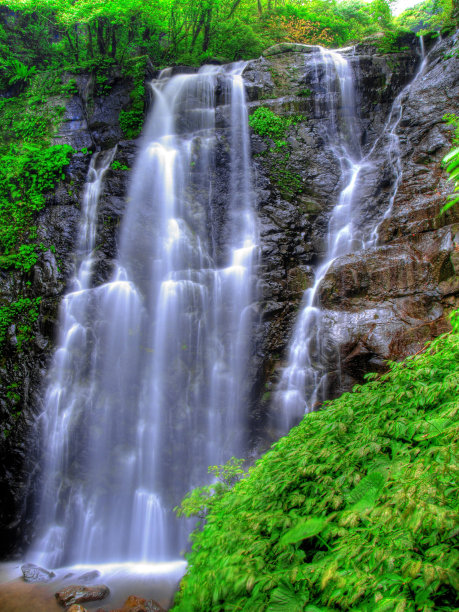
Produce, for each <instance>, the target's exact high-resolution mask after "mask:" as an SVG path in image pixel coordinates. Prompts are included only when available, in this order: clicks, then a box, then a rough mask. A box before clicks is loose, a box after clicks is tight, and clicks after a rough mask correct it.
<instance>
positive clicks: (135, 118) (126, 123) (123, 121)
mask: <svg viewBox="0 0 459 612" xmlns="http://www.w3.org/2000/svg"><path fill="white" fill-rule="evenodd" d="M118 120H119V123H120V128H121V130H122V132H123V136H124V137H125V138H129V139H131V138H137V136H138V135H139V134H140V130H141V129H142V124H143V112H142V111H137V110H128V111H125V110H121V111H120V114H119V119H118Z"/></svg>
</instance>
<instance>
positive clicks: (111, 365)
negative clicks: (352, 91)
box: [31, 63, 258, 567]
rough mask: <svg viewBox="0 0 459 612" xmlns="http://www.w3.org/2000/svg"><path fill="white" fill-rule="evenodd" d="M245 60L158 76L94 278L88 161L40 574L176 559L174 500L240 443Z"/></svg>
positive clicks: (179, 527) (251, 250)
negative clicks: (112, 243)
mask: <svg viewBox="0 0 459 612" xmlns="http://www.w3.org/2000/svg"><path fill="white" fill-rule="evenodd" d="M244 66H245V64H242V63H241V64H234V65H230V66H224V67H212V66H211V67H203V68H201V69H200V71H199V73H197V74H179V75H177V76H172V77H171V76H170V71H163V73H161V75H160V77H159V78H158V79H157V80H156V81H155V82H153V83H152V89H153V93H154V99H155V101H154V106H153V110H152V112H151V114H150V117H149V119H148V121H147V125H146V127H145V131H144V136H143V141H142V145H141V148H140V151H139V154H138V157H137V161H136V164H135V167H134V169H133V171H132V180H131V188H130V192H129V197H128V206H127V212H126V214H125V217H124V220H123V226H122V232H121V239H120V249H119V257H118V262H117V266H116V270H115V272H114V273H113V277H112V279H111V280H110V282H108V283H106V284H104V285H101V286H97V287H91V286H90V276H91V255H90V253H91V251H92V249H93V247H94V244H95V242H94V241H95V229H94V228H95V218H96V207H97V196H98V194H99V193H100V184H101V179H102V176H103V170H100V171H98V173H96V174H97V180H96V179H94V180H93V179H92V178H91V177H92V176H93V174H94V173H95V172H96V170H95V169H94V168H91V170H90V179H89V183H88V188H87V192H86V193H87V196H86V198H85V201H86V199H87V200H88V201H89V200H91V206H92V208H91V212H88V214H87V215H86V214H85V215H83V221H82V223H83V224H86V221H85V219H86V217H88V219H90V220H91V223H89V221H88V223H87V225H88V226H89V225H90V229H87V228H86V225H84V227H83V228H82V235H84V236H89V238H84V240H86V242H87V246H85V250H86V252H87V253H88V255H87V256H86V259H85V260H84V262H83V264H84V265H83V264H82V266H80V268H81V269H82V270H83V268H84V273H83V271H82V272H81V280H80V281H79V285H78V290H77V291H76V292H72V293H70V294H68V295H67V296H66V298H65V300H64V307H63V315H62V316H61V339H60V341H59V348H58V350H57V351H56V356H55V360H54V365H53V367H52V368H51V372H50V375H49V382H48V389H47V394H46V406H45V410H44V412H43V414H42V415H41V418H40V421H41V428H42V430H43V434H42V435H43V441H44V442H43V444H44V449H45V450H44V467H43V472H44V491H43V495H42V497H41V499H40V503H39V516H38V526H39V531H40V537H39V539H38V540H37V541H36V542H35V543H34V545H33V548H32V551H31V558H32V559H33V560H36V561H37V562H39V563H40V564H43V565H45V566H46V567H59V566H62V565H66V564H67V565H69V564H75V563H93V564H94V563H97V564H98V563H114V562H116V563H120V562H161V561H167V560H171V559H177V558H178V557H179V554H180V551H181V550H182V549H183V548H184V547H185V545H186V539H187V535H188V531H189V527H190V525H187V524H186V523H185V522H184V521H180V522H179V521H177V519H176V518H175V516H174V514H173V512H172V508H173V506H175V505H177V504H178V503H179V502H180V500H181V498H182V497H183V495H184V494H185V493H186V492H187V491H188V490H190V489H191V488H192V487H193V486H196V485H202V483H203V481H205V479H206V472H207V467H208V465H211V464H217V463H223V462H225V461H226V460H227V459H229V458H230V457H231V456H232V455H237V456H240V455H242V454H243V453H244V452H245V451H246V448H247V440H246V434H245V432H246V423H245V420H246V411H245V410H244V407H245V402H246V399H247V387H248V381H247V380H246V379H247V374H246V373H247V361H248V354H249V348H250V337H251V333H250V326H251V325H252V321H253V306H252V304H253V302H254V300H255V297H256V296H255V286H256V279H255V276H254V267H255V263H256V257H257V251H258V247H257V242H258V234H257V227H256V218H255V213H254V193H253V187H252V176H251V167H250V148H249V135H248V118H247V109H246V103H245V92H244V83H243V79H242V76H241V75H242V70H243V69H244ZM217 107H218V109H219V112H220V113H221V115H222V118H220V121H223V123H224V125H226V126H227V127H226V129H225V131H224V134H225V139H226V141H225V142H226V144H225V146H226V147H227V148H228V150H229V155H228V157H229V171H228V177H227V181H226V182H227V185H226V189H227V193H228V206H227V210H226V213H225V216H223V217H219V218H218V219H217V220H214V219H213V216H212V211H211V207H210V202H211V197H212V190H213V189H214V183H215V180H216V178H215V174H216V172H215V152H216V146H217V143H216V112H217ZM111 159H112V157H110V156H108V157H107V158H106V163H105V165H104V168H103V169H106V167H108V165H109V163H110V161H111ZM95 163H96V162H95V161H94V164H95ZM96 183H97V187H96ZM88 194H91V195H88ZM85 244H86V243H85ZM79 278H80V277H79ZM75 308H78V313H77V315H76V314H75V313H74V310H75Z"/></svg>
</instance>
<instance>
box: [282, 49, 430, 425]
mask: <svg viewBox="0 0 459 612" xmlns="http://www.w3.org/2000/svg"><path fill="white" fill-rule="evenodd" d="M420 50H421V55H422V62H421V64H420V67H419V69H418V71H417V73H416V75H415V77H414V79H413V80H415V79H417V78H420V77H421V76H422V74H423V71H424V69H425V66H426V63H427V57H424V46H423V40H422V39H421V47H420ZM343 51H344V52H346V51H348V50H346V49H343V50H340V51H330V50H326V49H321V48H319V50H318V51H317V52H315V53H314V54H312V56H313V58H314V59H313V61H315V63H316V82H317V85H318V88H319V91H321V92H323V93H322V94H317V93H316V95H315V99H316V105H317V104H319V105H322V108H325V111H326V112H325V115H326V121H325V122H324V124H323V125H322V130H323V138H324V140H325V142H326V143H327V145H328V146H329V147H330V148H331V150H332V151H333V153H334V155H335V156H336V158H337V159H338V161H339V167H340V169H341V185H342V189H341V191H340V193H339V197H338V201H337V204H336V206H335V207H334V208H333V210H332V213H331V216H330V220H329V224H328V231H327V235H326V252H325V255H324V257H323V259H322V261H321V262H320V264H319V265H318V267H317V269H316V271H315V278H314V283H313V285H312V287H310V288H309V289H307V290H306V291H305V294H304V296H303V300H302V307H301V311H300V314H299V316H298V320H297V322H296V324H295V328H294V330H293V335H292V340H291V344H290V349H289V355H288V364H287V367H286V368H285V369H284V370H283V372H282V375H281V379H280V382H279V385H278V388H277V392H276V394H275V405H274V408H275V410H276V414H275V421H276V423H277V426H278V427H279V429H280V431H282V432H287V431H288V430H289V429H290V428H291V427H292V426H293V425H295V424H296V423H298V422H299V421H300V420H301V418H302V416H303V414H304V413H305V412H310V411H311V410H313V409H314V408H315V407H317V406H319V405H320V404H321V402H322V401H323V400H324V399H325V398H326V397H327V395H328V386H329V376H330V372H329V370H328V363H329V362H330V360H333V359H334V360H335V362H337V363H338V369H339V345H338V343H337V342H335V340H334V338H333V330H332V329H331V330H330V329H327V328H326V326H325V325H324V323H323V311H322V309H321V306H320V302H319V299H318V290H319V287H320V285H321V283H322V281H323V279H324V278H325V275H326V274H327V272H328V270H329V269H330V266H331V265H332V263H333V262H334V261H335V259H336V258H338V257H341V256H343V255H347V254H350V253H354V252H356V251H359V250H361V249H369V248H372V247H375V246H377V243H378V235H379V228H380V225H381V223H382V222H383V221H384V220H385V219H387V218H388V217H389V216H390V215H391V212H392V208H393V203H394V200H395V197H396V195H397V191H398V188H399V186H400V183H401V179H402V164H401V159H400V141H399V136H398V133H397V130H398V126H399V123H400V120H401V118H402V113H403V100H404V98H405V96H406V93H407V91H408V89H409V87H410V86H411V83H412V82H413V81H411V83H410V84H409V85H407V86H406V87H405V88H404V89H403V90H402V91H401V92H400V93H399V95H398V96H397V97H396V99H395V101H394V103H393V105H392V108H391V111H390V114H389V117H388V120H387V122H386V124H385V126H384V129H383V131H382V133H381V135H380V136H379V138H377V140H376V141H375V143H374V144H373V146H372V147H371V149H370V151H369V152H368V153H366V154H365V155H363V153H362V151H361V149H360V145H359V143H360V140H361V135H360V128H359V120H358V111H357V104H356V93H355V90H356V85H355V77H354V74H353V71H352V68H351V65H350V62H349V60H348V59H347V57H346V55H345V53H344V54H343ZM308 61H310V60H308ZM381 141H384V143H383V144H384V148H385V151H386V154H385V156H384V159H383V161H382V163H386V164H388V165H389V167H390V169H391V172H392V175H393V177H394V179H393V186H392V189H391V193H390V196H389V198H388V203H387V207H386V209H385V211H384V213H383V216H382V218H379V219H378V220H377V221H376V222H375V225H374V227H373V228H372V229H370V231H369V232H368V230H367V233H368V234H369V235H368V238H366V237H365V236H364V235H363V233H362V228H361V227H359V223H358V219H359V216H360V211H359V209H358V207H359V198H358V197H357V196H358V195H359V178H360V176H359V175H360V174H361V172H362V170H363V169H364V168H365V167H366V168H369V167H370V166H372V165H374V164H376V163H378V162H377V161H375V160H374V159H373V153H374V152H375V150H376V147H377V146H378V145H380V144H381ZM379 163H381V161H379ZM330 357H332V359H330Z"/></svg>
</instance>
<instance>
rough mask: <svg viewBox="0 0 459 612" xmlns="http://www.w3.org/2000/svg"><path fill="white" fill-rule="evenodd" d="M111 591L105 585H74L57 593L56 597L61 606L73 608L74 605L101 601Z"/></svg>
mask: <svg viewBox="0 0 459 612" xmlns="http://www.w3.org/2000/svg"><path fill="white" fill-rule="evenodd" d="M109 592H110V589H109V588H108V587H107V586H105V585H104V584H99V585H95V586H84V585H78V584H72V585H70V586H68V587H66V588H65V589H62V591H59V592H58V593H55V597H56V599H57V601H58V603H59V604H60V605H61V606H65V607H66V606H72V605H73V604H80V603H85V602H87V601H99V600H100V599H104V598H105V597H107V595H108V594H109Z"/></svg>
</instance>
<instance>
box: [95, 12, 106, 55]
mask: <svg viewBox="0 0 459 612" xmlns="http://www.w3.org/2000/svg"><path fill="white" fill-rule="evenodd" d="M97 46H98V47H99V53H100V54H101V55H105V40H104V22H103V20H102V19H101V18H99V19H98V20H97Z"/></svg>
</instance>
